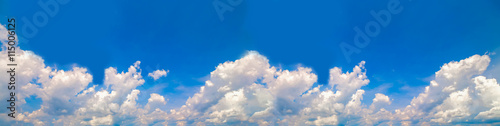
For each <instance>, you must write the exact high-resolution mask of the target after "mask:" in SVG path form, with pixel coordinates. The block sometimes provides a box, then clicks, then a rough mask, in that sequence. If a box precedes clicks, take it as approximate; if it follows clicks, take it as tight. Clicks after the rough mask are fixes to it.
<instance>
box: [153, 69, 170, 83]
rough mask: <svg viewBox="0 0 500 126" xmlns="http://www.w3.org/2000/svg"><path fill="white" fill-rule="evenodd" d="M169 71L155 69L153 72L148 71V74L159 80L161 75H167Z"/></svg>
mask: <svg viewBox="0 0 500 126" xmlns="http://www.w3.org/2000/svg"><path fill="white" fill-rule="evenodd" d="M168 72H169V71H168V70H167V71H165V70H163V69H162V70H155V71H153V72H151V73H148V76H150V77H152V78H153V79H154V80H158V79H159V78H160V77H166V76H167V73H168Z"/></svg>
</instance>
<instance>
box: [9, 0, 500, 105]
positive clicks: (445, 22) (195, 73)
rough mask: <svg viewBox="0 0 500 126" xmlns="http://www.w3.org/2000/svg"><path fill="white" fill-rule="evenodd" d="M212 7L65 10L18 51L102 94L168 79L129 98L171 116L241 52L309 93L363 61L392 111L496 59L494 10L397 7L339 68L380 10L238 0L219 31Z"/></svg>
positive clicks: (102, 5) (354, 4)
mask: <svg viewBox="0 0 500 126" xmlns="http://www.w3.org/2000/svg"><path fill="white" fill-rule="evenodd" d="M212 2H213V1H210V0H209V1H203V0H195V1H174V0H169V1H154V2H144V1H130V0H121V1H97V0H86V1H77V0H72V1H70V2H69V3H68V4H66V5H62V6H60V9H59V12H58V13H57V15H56V16H54V17H51V18H50V19H49V21H48V24H47V25H46V26H44V27H41V28H38V30H39V31H38V33H37V34H36V35H35V36H34V37H32V38H26V37H25V40H24V41H23V40H21V41H20V44H19V46H20V47H21V48H23V49H24V50H32V51H33V52H35V53H36V54H37V55H40V56H42V57H43V58H44V60H45V63H46V64H47V65H54V66H57V67H58V68H62V69H69V68H71V67H72V66H73V65H74V64H77V65H78V66H82V67H86V68H88V69H89V71H90V73H91V74H92V75H93V77H94V79H93V83H94V84H102V82H103V77H104V69H105V68H107V67H111V66H113V67H117V68H118V70H119V71H122V70H126V68H128V66H130V65H131V64H132V63H134V62H135V61H137V60H140V61H141V62H142V64H141V68H142V69H143V73H142V74H143V76H147V73H149V72H152V71H154V70H156V69H165V70H167V69H168V70H170V73H169V74H168V76H167V77H166V78H161V79H160V80H159V81H146V83H145V84H144V85H142V86H141V87H139V88H142V89H146V90H147V89H149V90H152V92H155V93H159V94H162V95H165V96H166V97H167V98H168V99H170V101H169V104H170V105H172V104H173V105H177V106H171V107H178V106H179V105H182V104H184V102H185V100H186V99H187V98H188V97H189V96H192V95H193V94H194V93H195V92H196V91H197V90H194V89H197V88H199V87H200V86H202V85H203V84H204V80H205V79H207V76H208V75H209V74H210V72H211V71H213V70H214V69H215V66H217V65H218V64H219V63H223V62H225V61H233V60H236V59H239V58H241V57H242V56H243V55H244V54H245V52H246V51H248V50H255V51H258V52H259V53H261V54H262V55H264V56H266V57H267V58H268V59H270V63H271V64H272V65H275V66H282V67H283V68H294V67H295V66H296V65H299V64H300V65H301V66H306V67H311V68H312V69H313V71H314V73H316V74H317V75H318V84H326V83H328V82H327V81H328V76H329V73H328V72H329V71H328V70H329V69H330V68H333V67H335V66H339V67H342V68H346V69H345V70H348V69H350V68H352V67H354V66H355V65H357V63H359V62H360V61H362V60H364V61H366V62H367V63H366V68H367V70H368V71H367V75H368V78H369V79H370V81H371V82H370V84H369V85H368V86H365V87H363V88H362V89H365V90H368V91H370V90H379V91H381V93H384V94H386V95H388V96H390V97H391V98H394V97H396V98H397V97H404V98H405V99H407V100H408V101H404V102H398V103H397V104H399V103H401V106H404V105H407V104H408V103H409V102H410V100H411V97H414V96H416V95H417V94H418V93H419V92H421V90H422V89H423V86H425V85H428V84H429V81H430V80H432V76H433V75H434V72H436V71H438V70H439V69H440V66H441V65H443V64H444V63H447V62H449V61H457V60H461V59H464V58H467V57H469V56H472V55H474V54H485V53H486V52H496V53H498V51H499V47H500V37H499V36H500V23H499V22H500V2H499V1H495V0H484V1H451V0H445V1H422V0H413V1H411V2H409V1H405V0H402V1H401V6H402V7H403V8H404V10H403V11H402V12H401V13H400V14H396V15H393V16H392V20H391V23H390V24H389V25H388V26H387V27H385V28H382V29H381V33H380V34H379V35H378V36H377V37H375V38H373V39H372V42H371V43H370V44H369V45H368V46H367V47H366V48H363V49H361V51H362V52H361V53H359V54H353V55H352V56H351V59H352V62H347V61H346V59H345V58H344V55H343V54H342V51H341V50H340V48H339V44H340V42H347V43H353V40H352V39H353V37H354V35H355V32H354V31H353V28H354V27H356V26H360V27H364V25H365V24H366V22H368V21H372V20H374V18H373V17H372V16H371V15H370V13H369V12H370V11H371V10H374V11H379V10H381V9H385V8H386V6H387V1H359V0H358V1H329V0H318V1H298V0H271V1H251V0H244V2H243V3H242V4H241V5H238V6H236V7H234V11H232V12H226V13H225V14H224V17H225V19H224V20H223V21H221V20H220V19H219V17H218V16H217V13H216V11H215V9H214V7H213V5H212ZM0 3H1V4H0V7H1V9H0V15H2V17H0V18H1V20H0V21H1V23H2V24H6V16H4V15H9V16H8V17H12V16H13V17H15V18H17V19H21V18H23V17H27V18H29V19H31V18H32V15H33V14H34V13H36V12H38V11H41V10H42V9H41V8H40V7H39V6H38V5H37V4H36V2H31V1H28V0H17V1H6V0H2V1H1V2H0ZM19 23H20V25H21V26H22V25H23V24H24V22H22V21H21V22H19ZM19 32H20V33H22V32H23V31H22V30H19ZM20 36H23V34H20ZM491 57H492V64H498V63H499V60H498V56H497V55H492V56H491ZM493 67H494V66H493ZM491 76H493V75H491ZM496 77H497V78H498V75H497V76H496ZM148 79H151V78H146V80H148ZM158 85H160V86H158ZM159 87H161V88H159ZM411 90H415V91H414V93H413V94H412V93H408V91H411ZM367 93H370V92H367ZM145 96H147V94H144V97H145ZM365 97H366V99H372V98H373V97H374V96H373V95H366V96H365ZM32 100H33V101H34V102H33V104H36V102H35V101H37V100H36V98H33V99H32ZM144 100H145V99H144ZM366 102H371V101H369V100H368V101H366ZM34 106H36V105H34ZM395 106H398V105H395ZM401 106H398V108H399V107H401ZM26 109H29V108H26Z"/></svg>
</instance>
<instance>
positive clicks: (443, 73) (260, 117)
mask: <svg viewBox="0 0 500 126" xmlns="http://www.w3.org/2000/svg"><path fill="white" fill-rule="evenodd" d="M2 28H3V27H0V32H2V33H0V34H3V32H5V28H3V29H2ZM0 41H2V42H4V41H5V38H1V40H0ZM0 53H1V54H2V55H0V64H6V63H7V62H8V61H7V57H6V55H5V53H6V50H5V49H2V51H1V52H0ZM16 53H18V57H17V58H18V68H19V69H18V71H17V72H18V73H19V74H18V75H17V78H18V79H17V87H19V88H20V90H17V91H18V92H17V93H16V94H18V95H16V98H17V99H18V100H19V101H18V102H17V103H16V104H17V105H18V106H22V105H28V104H27V103H26V101H25V98H28V97H32V96H35V97H37V98H40V99H41V101H42V103H41V105H40V107H39V109H37V110H33V111H23V110H18V114H17V115H16V118H15V119H9V118H1V119H2V120H3V121H5V122H11V123H12V124H14V123H16V122H21V123H30V124H33V125H117V124H118V125H241V124H245V125H440V124H443V125H448V124H462V123H464V124H483V123H484V124H487V123H491V122H498V121H500V93H499V92H498V91H499V90H500V85H499V84H498V82H497V80H496V79H495V78H486V77H485V76H482V73H483V72H484V71H485V70H486V69H487V68H488V66H489V62H490V60H491V59H490V57H489V56H488V55H483V56H480V55H474V56H471V57H469V58H466V59H464V60H460V61H452V62H449V63H446V64H444V65H443V66H442V67H441V69H440V70H439V71H437V72H436V73H435V79H434V80H432V81H430V82H429V86H427V87H425V91H424V92H422V93H420V94H419V95H418V96H416V97H415V98H414V99H413V100H412V101H411V103H410V104H409V105H408V106H406V107H404V108H401V109H396V110H395V111H388V110H386V108H385V107H387V106H389V105H391V104H392V103H393V102H397V101H398V99H391V98H390V97H389V96H387V95H385V94H382V93H376V94H375V97H374V98H373V99H363V96H364V94H365V91H364V90H363V89H362V87H363V86H366V85H368V84H369V83H370V80H369V78H368V76H367V72H366V68H365V63H366V62H364V61H362V62H360V63H359V64H358V65H356V66H355V67H354V68H352V69H351V70H344V69H341V68H340V67H334V68H332V69H330V73H329V74H330V76H329V80H328V84H318V83H317V79H318V77H317V75H316V74H315V73H313V72H312V71H313V70H312V69H311V68H307V67H300V66H299V67H296V68H294V69H291V70H287V69H280V68H279V67H275V66H272V65H270V64H269V60H268V59H267V58H266V57H265V56H263V55H260V54H259V53H258V52H255V51H249V52H248V54H246V55H245V56H244V57H242V58H240V59H238V60H235V61H227V62H224V63H221V64H219V65H218V66H217V67H216V68H215V70H214V71H212V72H211V73H210V76H209V79H208V80H207V81H205V84H204V85H203V86H201V87H200V88H199V91H198V92H196V93H195V94H194V95H193V96H191V97H190V98H189V99H187V100H186V102H185V104H184V105H182V106H180V107H178V108H174V109H170V110H167V109H166V107H165V106H168V105H169V104H168V99H166V98H165V97H164V96H162V95H161V94H157V93H151V94H145V95H146V96H149V97H148V99H147V102H146V103H142V104H141V103H138V101H140V100H139V98H140V97H139V95H140V94H141V90H138V89H137V87H138V86H141V85H143V84H145V83H146V82H145V80H144V79H143V77H142V73H141V72H142V70H141V68H140V64H141V62H140V61H137V62H135V63H133V64H131V66H130V67H128V69H126V70H125V71H118V70H117V68H114V67H109V68H107V69H105V79H104V83H103V84H102V85H100V86H99V84H93V83H92V79H93V76H92V75H91V74H90V73H88V71H87V69H86V68H83V67H73V68H71V69H69V70H60V69H56V68H53V67H50V66H46V65H45V64H44V60H43V59H42V57H40V56H37V55H36V54H34V53H33V52H30V51H25V50H22V49H18V51H17V52H16ZM3 69H6V68H3ZM168 72H169V71H168V70H167V71H165V70H156V71H154V72H152V73H148V76H150V77H152V78H153V79H154V80H157V79H158V78H160V77H165V76H166V74H167V73H168ZM6 77H7V73H6V72H0V82H1V83H7V80H8V78H6ZM315 85H316V86H315ZM0 91H2V92H7V91H8V90H7V89H6V88H0ZM0 98H2V99H7V98H8V96H7V95H6V93H1V94H0ZM363 100H371V101H372V102H371V104H364V103H365V102H362V101H363ZM143 101H145V100H143ZM4 105H5V104H2V106H4ZM5 107H6V106H4V108H5ZM0 113H2V114H4V115H6V113H7V111H6V110H5V109H2V110H0Z"/></svg>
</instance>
